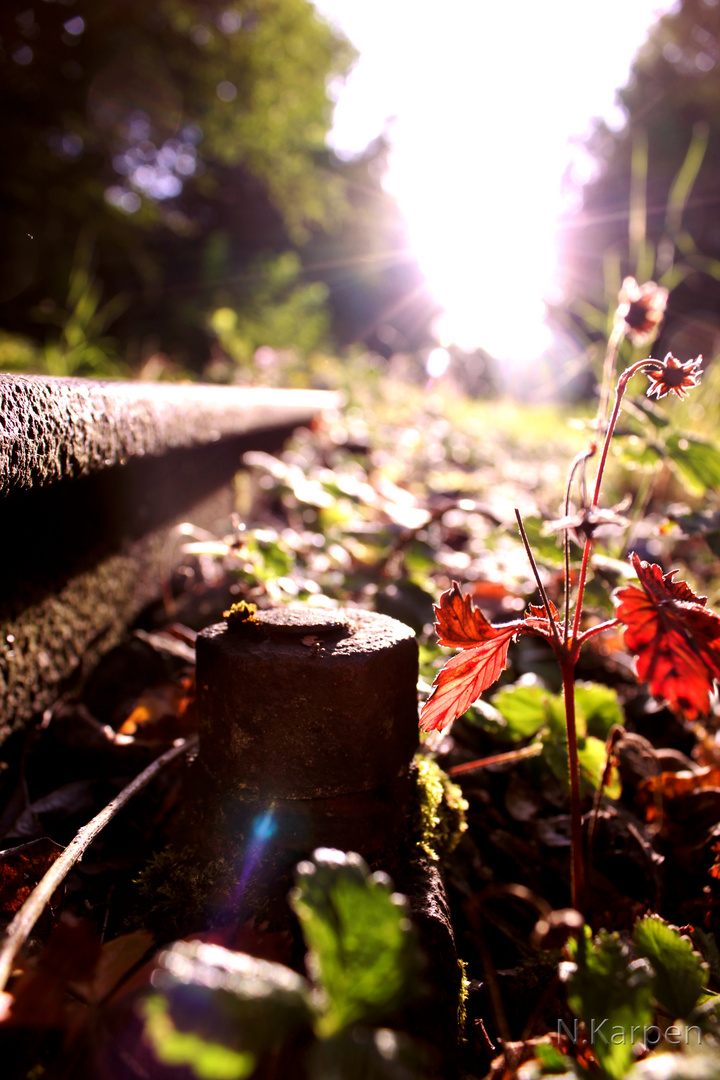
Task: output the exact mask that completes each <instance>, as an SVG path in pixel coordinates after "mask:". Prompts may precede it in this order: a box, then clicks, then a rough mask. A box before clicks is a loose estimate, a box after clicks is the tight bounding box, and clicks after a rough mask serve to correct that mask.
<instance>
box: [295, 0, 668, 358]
mask: <svg viewBox="0 0 720 1080" xmlns="http://www.w3.org/2000/svg"><path fill="white" fill-rule="evenodd" d="M314 3H315V6H316V7H317V9H318V10H319V11H320V13H321V14H323V15H324V16H325V18H326V19H328V21H330V22H333V23H336V24H337V25H338V26H339V27H340V28H341V29H342V30H343V31H344V33H345V34H346V36H347V37H349V38H350V40H351V41H352V42H353V44H354V45H355V47H356V48H357V49H358V50H359V52H360V59H359V61H358V63H357V65H356V67H355V69H354V70H353V72H352V73H351V75H350V78H349V79H348V81H347V83H346V84H345V85H339V86H337V87H333V93H334V95H335V96H336V99H337V105H336V110H335V124H334V128H333V132H332V135H331V142H332V145H333V146H334V147H335V149H336V150H338V151H339V152H347V153H349V152H357V151H359V150H362V149H363V148H364V147H365V146H366V145H367V144H368V142H370V140H372V139H373V138H375V137H376V136H377V135H378V134H380V133H381V132H382V131H386V132H387V134H388V135H389V137H390V139H391V142H392V144H393V150H392V153H391V157H390V164H389V171H388V175H387V178H386V181H385V184H386V187H387V189H388V190H389V191H390V192H392V193H393V194H394V195H395V197H396V198H397V200H398V202H399V205H400V209H401V210H402V212H403V214H404V215H405V217H406V219H407V222H408V227H409V233H410V242H411V245H412V249H413V252H414V254H415V256H416V257H417V259H418V261H419V263H420V266H421V267H422V270H423V272H424V273H425V275H426V277H427V279H428V282H429V285H430V287H431V288H432V290H433V293H434V295H435V296H436V298H437V300H438V301H439V302H440V303H441V304H442V305H443V306H444V308H445V316H444V317H443V320H442V327H441V332H442V336H443V338H444V342H443V343H444V344H449V343H450V342H452V341H455V342H457V343H458V344H461V345H465V346H466V347H472V346H476V345H481V346H484V347H485V348H487V349H488V350H489V351H490V352H491V353H493V354H494V355H495V356H497V357H498V358H500V359H508V360H514V361H515V362H516V363H518V365H522V363H523V362H527V361H528V360H531V359H534V358H535V357H536V356H538V355H539V354H540V353H541V352H542V350H543V348H544V347H545V346H546V345H547V344H548V343H549V335H548V331H547V330H546V329H545V328H544V326H543V323H542V316H543V312H544V307H543V304H542V297H543V296H549V295H551V294H552V288H553V274H554V270H555V223H556V220H557V217H558V215H560V214H561V213H562V212H563V210H564V209H567V206H568V204H567V201H565V202H564V201H563V198H562V195H561V178H562V175H563V173H564V171H565V170H566V168H567V166H568V163H569V162H570V161H574V162H575V169H576V170H577V172H578V173H581V172H582V170H583V169H587V166H588V162H587V161H586V160H585V159H584V157H583V155H582V154H581V153H580V152H579V151H578V150H577V149H575V150H573V149H572V145H571V144H569V140H570V139H571V138H572V137H573V136H581V135H582V134H583V133H584V132H587V130H588V123H589V120H590V118H591V117H593V116H603V117H605V118H606V119H607V120H608V122H609V123H610V124H611V125H612V126H614V127H620V126H621V125H622V120H623V115H622V110H621V109H620V108H619V107H618V106H617V103H616V100H615V90H616V88H617V87H620V86H622V85H623V84H624V83H625V82H627V78H628V74H629V68H630V64H631V62H632V60H633V57H634V55H635V53H636V52H637V50H638V48H639V47H640V45H641V44H642V43H643V41H644V40H645V39H646V37H647V31H648V28H649V27H650V25H651V24H652V23H653V22H654V20H655V19H656V18H657V17H659V16H660V15H662V14H663V13H665V12H666V11H668V10H670V9H671V8H672V6H673V4H672V2H671V0H664V2H663V0H603V3H602V4H600V3H597V2H596V0H514V2H513V0H443V2H442V3H438V2H437V0H314Z"/></svg>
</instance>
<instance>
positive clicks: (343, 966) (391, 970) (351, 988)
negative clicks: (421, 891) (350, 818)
mask: <svg viewBox="0 0 720 1080" xmlns="http://www.w3.org/2000/svg"><path fill="white" fill-rule="evenodd" d="M290 903H291V905H292V907H293V909H294V911H295V913H296V915H297V916H298V919H299V920H300V923H301V926H302V930H303V934H304V937H305V941H306V943H307V945H308V949H309V952H308V959H307V962H308V967H309V969H310V970H311V972H312V974H313V977H314V979H315V981H316V982H317V984H318V985H319V986H320V987H321V989H322V991H323V993H324V999H325V1000H324V1008H323V1015H322V1016H321V1018H320V1020H319V1022H318V1024H317V1025H316V1030H317V1031H318V1033H319V1034H320V1035H321V1037H324V1038H327V1037H330V1036H333V1035H336V1034H337V1033H338V1032H340V1031H341V1030H342V1029H343V1028H345V1027H347V1026H348V1025H349V1024H352V1023H355V1022H358V1021H359V1022H368V1021H371V1020H373V1019H375V1018H376V1017H378V1016H381V1015H382V1014H383V1013H384V1012H386V1011H387V1010H388V1009H391V1008H394V1007H395V1006H396V1005H398V1004H399V1003H400V1002H402V1001H404V1000H406V999H407V998H408V997H410V996H411V994H412V993H413V992H414V991H415V990H416V988H417V976H418V973H419V970H420V967H421V956H420V952H419V949H418V947H417V944H416V940H415V934H414V930H413V928H412V926H411V924H410V920H409V918H408V914H407V902H406V900H405V898H404V897H403V896H401V895H400V894H399V893H394V892H393V890H392V883H391V881H390V879H389V878H388V877H387V875H385V874H380V873H378V874H371V873H370V871H369V869H368V867H367V865H366V863H365V861H364V860H363V859H362V858H361V857H360V856H359V855H356V854H355V853H354V852H350V853H349V854H347V855H345V854H343V853H342V852H340V851H334V850H331V849H329V848H319V849H318V850H317V851H315V852H314V853H313V857H312V860H306V861H303V862H301V863H300V864H299V865H298V868H297V885H296V888H295V889H294V890H293V892H292V893H291V896H290Z"/></svg>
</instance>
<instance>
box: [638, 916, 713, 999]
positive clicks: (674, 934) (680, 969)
mask: <svg viewBox="0 0 720 1080" xmlns="http://www.w3.org/2000/svg"><path fill="white" fill-rule="evenodd" d="M633 944H634V946H635V951H636V953H637V954H638V956H644V957H645V958H646V959H647V960H649V961H650V964H651V965H652V968H653V971H654V972H655V974H654V977H653V994H654V996H655V998H656V1000H657V1002H658V1004H659V1005H660V1006H661V1007H662V1008H663V1009H665V1011H666V1012H667V1013H668V1014H669V1015H670V1016H672V1017H673V1018H674V1019H682V1020H689V1019H690V1016H691V1014H692V1012H693V1010H694V1009H695V1007H696V1005H697V1004H698V1000H699V998H700V995H701V994H702V992H703V990H704V989H705V986H706V985H707V979H708V967H707V965H706V964H704V963H703V961H702V958H701V956H700V955H699V954H698V953H697V952H695V950H694V949H693V945H692V942H691V941H690V939H689V938H687V937H682V936H681V935H680V934H679V933H678V931H677V930H676V929H675V928H674V927H672V926H669V925H668V923H666V922H665V921H664V920H663V919H660V918H659V917H658V916H657V915H648V916H647V917H646V918H645V919H641V920H640V921H639V922H638V923H636V925H635V929H634V931H633Z"/></svg>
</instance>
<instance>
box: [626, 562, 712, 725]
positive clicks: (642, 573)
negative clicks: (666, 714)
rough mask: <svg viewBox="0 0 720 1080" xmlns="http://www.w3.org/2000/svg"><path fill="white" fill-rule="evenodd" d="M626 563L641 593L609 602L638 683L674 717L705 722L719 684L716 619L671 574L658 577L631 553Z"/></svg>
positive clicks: (633, 590) (657, 570)
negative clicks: (620, 625)
mask: <svg viewBox="0 0 720 1080" xmlns="http://www.w3.org/2000/svg"><path fill="white" fill-rule="evenodd" d="M630 560H631V562H632V564H633V566H634V568H635V572H636V574H637V576H638V578H639V580H640V585H641V588H639V589H638V588H637V586H635V585H626V586H624V587H623V588H621V589H616V590H615V593H614V594H613V600H614V602H615V605H616V612H615V614H616V615H617V618H618V619H619V620H620V622H621V623H623V624H624V626H625V633H624V637H625V644H626V645H627V647H628V649H629V650H630V652H632V653H633V654H634V655H635V657H636V668H637V676H638V679H640V681H641V682H646V683H647V684H648V687H649V689H650V693H651V694H652V695H653V696H654V697H657V698H660V699H662V700H664V701H666V702H667V704H668V705H669V707H670V708H671V709H672V710H673V712H675V713H678V714H680V715H682V716H684V717H685V718H686V719H688V720H694V719H696V718H697V717H698V716H701V715H702V716H706V715H707V714H708V712H709V711H710V694H711V693H712V690H713V686H714V682H715V680H716V679H720V617H719V616H717V615H716V614H715V612H714V611H709V610H708V609H707V608H706V607H705V603H706V597H701V596H696V595H695V593H694V592H693V591H692V589H691V588H690V586H689V585H687V584H686V582H684V581H673V580H672V579H673V576H674V574H675V573H676V571H675V570H673V571H671V572H670V573H669V574H663V572H662V569H661V567H659V566H657V565H656V564H655V563H646V562H643V561H642V560H640V559H639V558H638V556H637V555H635V554H634V553H633V554H632V555H631V556H630Z"/></svg>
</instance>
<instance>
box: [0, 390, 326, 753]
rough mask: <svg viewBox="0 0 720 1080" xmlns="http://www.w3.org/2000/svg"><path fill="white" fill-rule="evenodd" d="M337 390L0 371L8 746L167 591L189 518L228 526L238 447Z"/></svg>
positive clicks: (1, 720) (299, 421)
mask: <svg viewBox="0 0 720 1080" xmlns="http://www.w3.org/2000/svg"><path fill="white" fill-rule="evenodd" d="M337 404H338V398H337V395H335V394H332V393H328V392H324V391H314V390H308V391H305V390H276V389H268V388H262V387H215V386H202V385H192V384H187V385H186V384H171V383H131V382H120V381H118V382H111V381H103V382H100V381H94V380H90V379H71V378H49V377H42V376H22V375H18V376H15V375H0V744H1V743H2V742H3V741H4V740H5V739H6V738H7V736H8V735H9V734H10V733H11V732H12V731H14V730H17V729H18V728H21V727H23V726H24V725H25V724H26V723H27V721H28V720H29V719H30V718H31V717H32V716H34V715H37V714H38V713H39V712H40V711H42V710H43V709H44V708H46V707H47V706H48V704H50V702H51V701H52V700H54V698H55V697H56V696H57V694H58V692H59V690H60V688H61V687H62V686H63V684H64V682H65V681H66V680H67V679H68V677H69V676H71V675H72V673H73V672H74V671H76V670H77V668H78V666H79V664H80V663H81V662H85V663H86V664H87V663H90V662H92V661H93V660H94V659H95V658H97V657H99V656H100V655H102V653H104V652H106V651H107V650H108V649H110V648H112V646H113V645H115V644H116V643H117V641H118V640H119V638H120V636H121V635H122V633H123V631H124V629H125V627H126V626H127V625H128V624H129V623H130V622H132V620H133V619H134V618H135V617H136V616H137V614H138V613H139V612H140V611H141V610H142V609H143V608H144V607H145V606H146V605H147V604H148V603H150V602H151V601H152V600H154V599H155V598H156V597H157V595H158V593H159V589H160V582H161V571H160V564H161V560H162V557H163V551H164V549H166V540H167V537H168V535H169V534H170V532H171V530H172V529H173V528H174V527H175V526H176V525H177V524H178V523H179V522H181V521H185V520H191V521H192V522H193V523H194V524H196V525H198V526H199V527H202V528H206V529H210V530H212V531H216V530H218V529H222V528H227V523H228V518H229V515H230V513H231V512H232V510H233V508H234V505H233V497H234V496H233V478H234V476H235V474H236V472H237V470H238V469H239V468H240V459H241V456H242V454H243V453H244V452H245V451H247V450H250V449H264V450H269V451H272V450H276V449H278V448H279V447H280V446H281V445H282V443H283V441H284V440H285V439H286V438H287V437H288V435H289V434H290V433H291V432H292V430H293V429H294V428H296V427H298V426H301V425H303V424H307V423H309V422H310V421H311V420H312V418H313V417H314V416H315V415H316V414H317V413H319V412H320V411H321V410H322V409H324V408H330V407H335V406H337Z"/></svg>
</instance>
